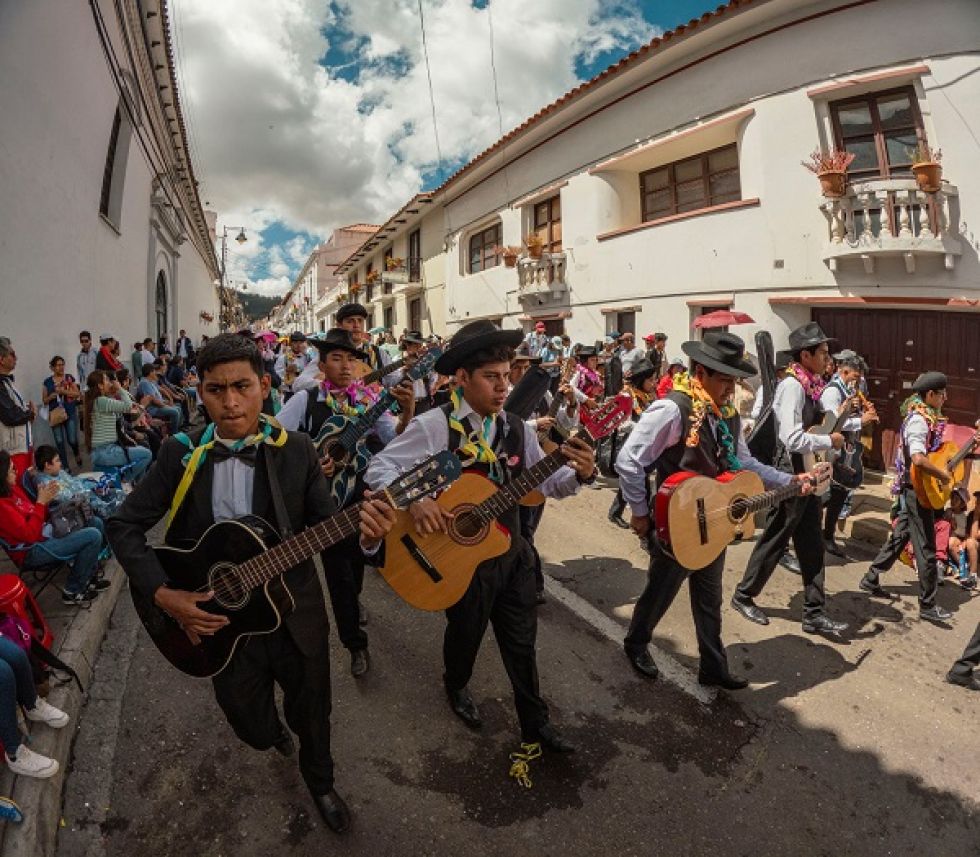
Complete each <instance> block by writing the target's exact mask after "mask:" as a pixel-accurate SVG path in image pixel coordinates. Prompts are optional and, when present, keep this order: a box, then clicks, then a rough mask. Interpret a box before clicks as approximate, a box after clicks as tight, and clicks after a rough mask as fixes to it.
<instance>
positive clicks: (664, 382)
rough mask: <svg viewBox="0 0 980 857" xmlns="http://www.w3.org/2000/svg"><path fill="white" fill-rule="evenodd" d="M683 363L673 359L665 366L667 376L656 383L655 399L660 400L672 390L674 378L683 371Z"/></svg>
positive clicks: (678, 359) (676, 358)
mask: <svg viewBox="0 0 980 857" xmlns="http://www.w3.org/2000/svg"><path fill="white" fill-rule="evenodd" d="M685 368H686V367H685V365H684V361H683V360H681V359H680V358H679V357H675V358H674V359H673V360H671V361H670V363H668V364H667V374H666V375H664V376H663V378H661V379H660V380H659V381H658V382H657V398H658V399H662V398H663V397H664V396H666V395H667V394H668V393H669V392H670V391H671V390H673V389H674V376H675V375H676V374H677V373H678V372H683V371H684V369H685Z"/></svg>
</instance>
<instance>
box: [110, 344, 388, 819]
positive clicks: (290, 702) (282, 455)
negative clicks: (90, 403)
mask: <svg viewBox="0 0 980 857" xmlns="http://www.w3.org/2000/svg"><path fill="white" fill-rule="evenodd" d="M197 366H198V370H199V372H200V376H201V384H200V390H201V395H202V398H203V401H204V404H205V406H206V407H207V411H208V413H209V414H210V415H211V417H212V418H213V419H214V422H213V423H212V424H211V425H209V426H207V427H206V428H204V429H200V430H198V431H195V432H193V433H191V434H190V435H189V436H188V437H186V438H185V440H186V441H187V442H189V443H190V445H191V446H192V447H193V448H195V449H196V448H198V447H200V446H205V447H206V450H205V451H206V455H205V457H204V458H203V459H200V458H199V459H198V464H197V470H196V472H192V473H191V474H190V476H191V479H192V481H191V482H190V485H189V487H187V485H186V483H185V476H186V475H187V474H186V467H187V465H186V464H185V460H187V461H188V462H189V460H188V459H187V456H188V448H187V445H186V444H185V443H184V442H182V440H181V439H180V438H179V436H178V437H174V438H169V439H168V440H167V441H166V442H165V443H164V444H163V446H162V447H161V449H160V455H159V458H158V459H157V462H156V464H155V465H154V466H153V468H152V469H151V470H150V471H149V473H147V475H146V476H145V477H144V478H143V479H142V480H141V481H140V483H139V484H138V485H137V486H136V488H135V489H134V490H133V493H132V494H130V495H129V497H128V498H127V500H126V502H125V503H124V504H123V506H122V508H121V509H120V510H119V511H118V512H117V513H116V515H115V516H114V517H112V518H111V519H110V520H109V522H108V523H107V525H106V530H107V532H108V535H109V539H110V542H111V544H112V548H113V550H114V551H115V553H116V556H117V557H118V558H119V561H120V563H121V564H122V566H123V568H124V569H125V571H126V573H127V575H129V578H130V585H131V586H132V587H134V588H135V589H137V590H138V591H139V592H140V594H141V595H142V596H143V597H145V598H147V599H149V600H152V601H153V602H154V603H156V604H157V605H158V606H159V607H160V608H162V609H163V610H164V611H166V612H167V613H169V614H170V615H171V616H172V617H173V618H174V619H175V620H177V622H179V623H180V625H181V627H183V629H184V631H185V633H186V634H187V636H188V638H189V639H190V640H191V642H192V643H195V644H197V643H198V642H199V638H200V636H202V635H212V634H215V633H217V632H218V631H219V630H220V629H221V628H223V627H224V626H225V625H227V624H228V619H227V618H226V617H225V616H221V615H215V614H213V613H210V612H208V611H207V610H206V609H202V607H206V606H207V602H208V601H210V600H211V599H212V598H213V597H214V593H213V592H184V591H181V590H178V589H171V588H169V586H168V579H167V576H166V573H165V572H164V570H163V567H162V566H161V565H160V562H159V560H158V559H157V557H156V556H155V554H154V552H153V549H152V548H151V547H150V546H149V545H148V544H147V541H146V533H147V531H149V530H150V529H151V528H153V527H154V526H155V525H156V524H157V523H158V522H159V521H160V519H161V518H163V517H164V515H166V514H167V512H168V510H170V512H171V513H172V517H171V519H170V525H169V528H168V530H167V533H166V536H165V539H164V541H165V544H169V545H174V546H180V545H184V544H192V543H193V542H194V541H195V540H196V539H198V538H199V537H200V536H201V535H203V534H204V532H205V531H206V530H207V529H208V528H209V527H211V525H212V524H214V523H215V522H216V521H220V520H225V519H232V518H237V517H241V516H242V515H248V514H255V515H259V516H261V517H263V518H265V519H266V520H268V521H274V522H276V524H277V525H278V527H279V529H280V530H287V529H288V530H291V531H293V532H298V531H300V530H302V529H304V528H305V527H307V526H310V525H312V524H315V523H317V522H319V521H322V520H325V519H326V518H328V517H330V515H331V514H332V513H333V512H334V511H335V510H334V509H333V506H332V503H331V501H330V494H329V489H328V487H327V482H326V480H325V479H324V476H323V474H322V473H321V471H320V462H319V460H318V459H317V454H316V451H315V449H314V447H313V444H312V442H311V441H310V439H309V437H307V436H306V435H301V434H294V433H291V432H290V433H287V432H286V431H285V430H284V429H282V427H281V426H279V424H278V423H277V422H276V421H275V420H273V419H270V418H268V417H266V416H265V415H262V414H261V410H262V400H263V399H264V398H265V396H266V394H267V393H268V390H269V383H270V381H269V376H268V375H266V374H265V373H264V371H263V365H262V358H261V356H260V354H259V351H258V349H257V348H256V347H255V344H254V343H253V342H251V341H249V340H247V339H244V338H242V337H240V336H237V335H235V334H221V335H220V336H216V337H214V338H213V339H211V340H210V341H209V342H208V343H207V345H205V346H203V347H202V348H201V350H200V351H199V352H198V355H197ZM208 444H211V445H210V446H208ZM287 485H288V486H290V487H291V489H292V490H289V491H286V492H284V491H282V487H283V486H287ZM181 486H182V487H183V488H185V489H186V491H185V492H184V493H181V492H180V491H178V488H179V487H181ZM175 497H176V498H177V500H176V502H175ZM181 498H182V502H181ZM277 508H278V510H280V514H277ZM283 517H285V518H286V520H283V519H282V518H283ZM360 518H361V547H362V548H363V549H365V550H369V551H372V552H373V551H374V550H376V549H377V547H378V546H379V545H380V543H381V540H382V539H383V538H384V536H385V535H386V534H387V533H388V532H389V531H390V530H391V525H392V522H393V521H394V512H393V510H391V509H390V508H389V507H388V506H387V504H385V503H382V502H380V501H378V500H374V501H371V500H368V501H367V502H366V503H365V504H364V505H363V506H362V507H361V512H360ZM323 558H324V565H325V566H326V569H327V576H328V577H329V575H330V571H331V568H332V566H333V564H334V552H333V551H327V552H324V554H323ZM283 581H284V583H285V584H286V585H287V587H288V589H289V592H290V593H291V595H292V600H293V602H294V607H293V609H292V611H291V612H290V613H289V614H288V615H286V616H285V619H284V621H283V622H282V624H280V626H279V627H278V628H277V629H276V630H275V631H273V632H272V633H269V634H263V635H258V636H255V637H253V638H251V639H250V640H249V642H248V645H242V646H239V647H237V648H236V650H235V653H234V655H233V656H232V659H231V661H230V662H229V664H228V665H227V667H226V668H225V669H224V670H223V671H221V672H220V673H218V674H217V675H215V676H214V678H213V679H212V681H213V685H214V692H215V697H216V699H217V701H218V704H219V705H220V706H221V709H222V711H223V712H224V714H225V717H226V718H227V719H228V722H229V723H230V724H231V726H232V728H233V729H234V730H235V733H236V734H237V735H238V737H239V738H240V739H241V740H242V741H244V742H245V743H246V744H249V745H250V746H252V747H254V748H255V749H257V750H266V749H268V748H270V747H273V746H274V747H275V748H276V749H277V750H278V751H279V752H281V753H282V754H283V755H290V754H291V753H292V752H293V745H292V739H291V738H290V736H289V733H288V732H287V731H286V729H285V728H284V727H283V725H282V722H281V721H280V719H279V715H278V713H277V712H276V707H275V702H274V696H273V691H274V685H276V684H278V685H279V686H280V687H281V688H282V690H283V694H284V709H285V712H286V721H287V723H288V724H289V728H290V729H291V730H293V731H294V732H295V733H296V734H297V735H298V736H299V740H300V753H299V767H300V771H301V773H302V775H303V779H304V780H305V781H306V784H307V786H308V787H309V789H310V792H311V794H312V795H313V800H314V803H316V806H317V809H318V810H319V812H320V814H321V816H322V817H323V819H324V821H325V822H326V824H327V825H328V826H329V827H330V828H331V830H334V831H336V832H338V833H341V832H343V831H345V830H347V829H348V827H349V826H350V813H349V811H348V809H347V806H346V804H345V803H344V801H343V799H342V798H341V797H340V795H338V794H337V792H336V791H335V790H334V771H333V759H332V758H331V755H330V658H329V650H328V641H329V634H328V631H329V627H328V622H327V615H326V608H325V605H324V603H323V593H322V590H321V588H320V582H319V580H318V579H317V575H316V568H315V566H314V564H313V562H312V561H307V562H303V563H301V564H299V565H297V566H295V567H293V568H291V569H290V570H289V571H287V572H286V574H285V576H284V578H283Z"/></svg>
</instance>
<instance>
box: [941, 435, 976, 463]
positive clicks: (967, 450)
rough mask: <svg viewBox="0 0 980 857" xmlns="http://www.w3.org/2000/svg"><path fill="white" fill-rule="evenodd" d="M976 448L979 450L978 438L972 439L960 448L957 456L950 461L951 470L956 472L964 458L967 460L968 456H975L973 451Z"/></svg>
mask: <svg viewBox="0 0 980 857" xmlns="http://www.w3.org/2000/svg"><path fill="white" fill-rule="evenodd" d="M976 448H977V441H976V438H973V439H971V440H970V441H969V443H964V444H963V446H961V447H960V448H959V450H958V451H957V453H956V455H954V456H953V457H952V458H951V459H950V460H949V464H948V465H947V467H948V468H949V470H950V471H953V470H955V469H956V468H957V467H958V466H959V464H960V462H961V461H963V459H964V458H966V457H967V456H968V455H973V451H974V450H975V449H976Z"/></svg>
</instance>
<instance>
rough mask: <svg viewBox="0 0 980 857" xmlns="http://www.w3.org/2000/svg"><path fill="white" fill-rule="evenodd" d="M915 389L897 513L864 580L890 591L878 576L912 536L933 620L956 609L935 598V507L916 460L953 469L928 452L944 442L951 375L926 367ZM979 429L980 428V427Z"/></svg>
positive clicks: (907, 411) (900, 457)
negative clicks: (921, 487) (920, 492)
mask: <svg viewBox="0 0 980 857" xmlns="http://www.w3.org/2000/svg"><path fill="white" fill-rule="evenodd" d="M912 393H913V395H911V396H910V397H909V398H908V399H906V401H905V402H903V403H902V407H901V414H902V417H903V421H902V428H901V431H900V433H899V436H900V438H901V442H902V443H901V448H900V450H899V452H898V454H897V455H896V456H895V479H894V481H893V483H892V493H893V494H895V495H896V497H897V500H898V515H897V517H896V518H895V522H894V524H893V526H892V532H891V535H890V536H889V537H888V540H887V541H886V542H885V544H884V545H882V548H881V550H880V551H879V552H878V556H876V557H875V559H874V562H872V563H871V567H870V568H869V569H868V572H867V574H865V575H864V577H863V578H862V579H861V583H860V584H859V585H860V587H861V589H863V590H864V591H865V592H867V593H869V594H871V595H877V596H879V597H888V592H887V591H886V590H885V589H884V588H883V587H882V586H881V584H880V583H879V582H878V581H879V576H880V575H881V574H883V573H884V572H886V571H888V569H890V568H891V567H892V566H893V565H894V564H895V560H897V559H898V557H899V556H900V555H901V553H902V551H903V550H904V549H905V546H906V545H907V544H908V543H909V541H910V540H911V542H912V550H913V552H914V554H915V570H916V572H917V573H918V575H919V618H920V619H925V620H927V621H929V622H946V621H948V620H949V619H950V618H952V613H950V612H949V611H948V610H945V609H944V608H942V607H940V606H939V605H938V604H936V591H937V588H938V586H939V571H938V567H937V564H936V510H934V509H931V508H929V507H928V506H923V505H922V503H921V502H919V498H918V497H917V496H916V493H915V488H914V487H913V484H912V466H913V465H914V466H915V467H916V468H918V469H920V470H921V471H922V472H924V473H927V474H929V475H930V476H933V477H935V478H936V479H938V480H939V481H940V482H942V483H943V484H946V485H948V484H949V483H951V482H952V481H953V477H952V475H951V474H950V473H949V472H948V471H947V470H945V469H943V468H941V467H937V466H936V465H935V464H933V463H932V462H931V461H930V460H929V453H930V452H933V451H934V450H936V449H938V448H939V446H940V445H941V444H942V442H943V432H944V431H945V429H946V424H947V420H946V417H944V416H943V412H942V410H943V404H944V403H945V402H946V376H945V375H944V374H943V373H942V372H924V373H923V374H922V375H920V376H919V377H918V378H916V379H915V382H914V383H913V384H912ZM978 434H980V433H978Z"/></svg>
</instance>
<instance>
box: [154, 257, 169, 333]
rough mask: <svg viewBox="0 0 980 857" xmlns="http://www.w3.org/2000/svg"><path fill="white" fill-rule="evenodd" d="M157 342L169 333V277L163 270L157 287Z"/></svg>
mask: <svg viewBox="0 0 980 857" xmlns="http://www.w3.org/2000/svg"><path fill="white" fill-rule="evenodd" d="M156 317H157V342H159V341H160V337H161V336H166V335H167V329H168V324H167V278H166V277H165V276H164V274H163V271H160V273H159V274H157V289H156Z"/></svg>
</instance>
